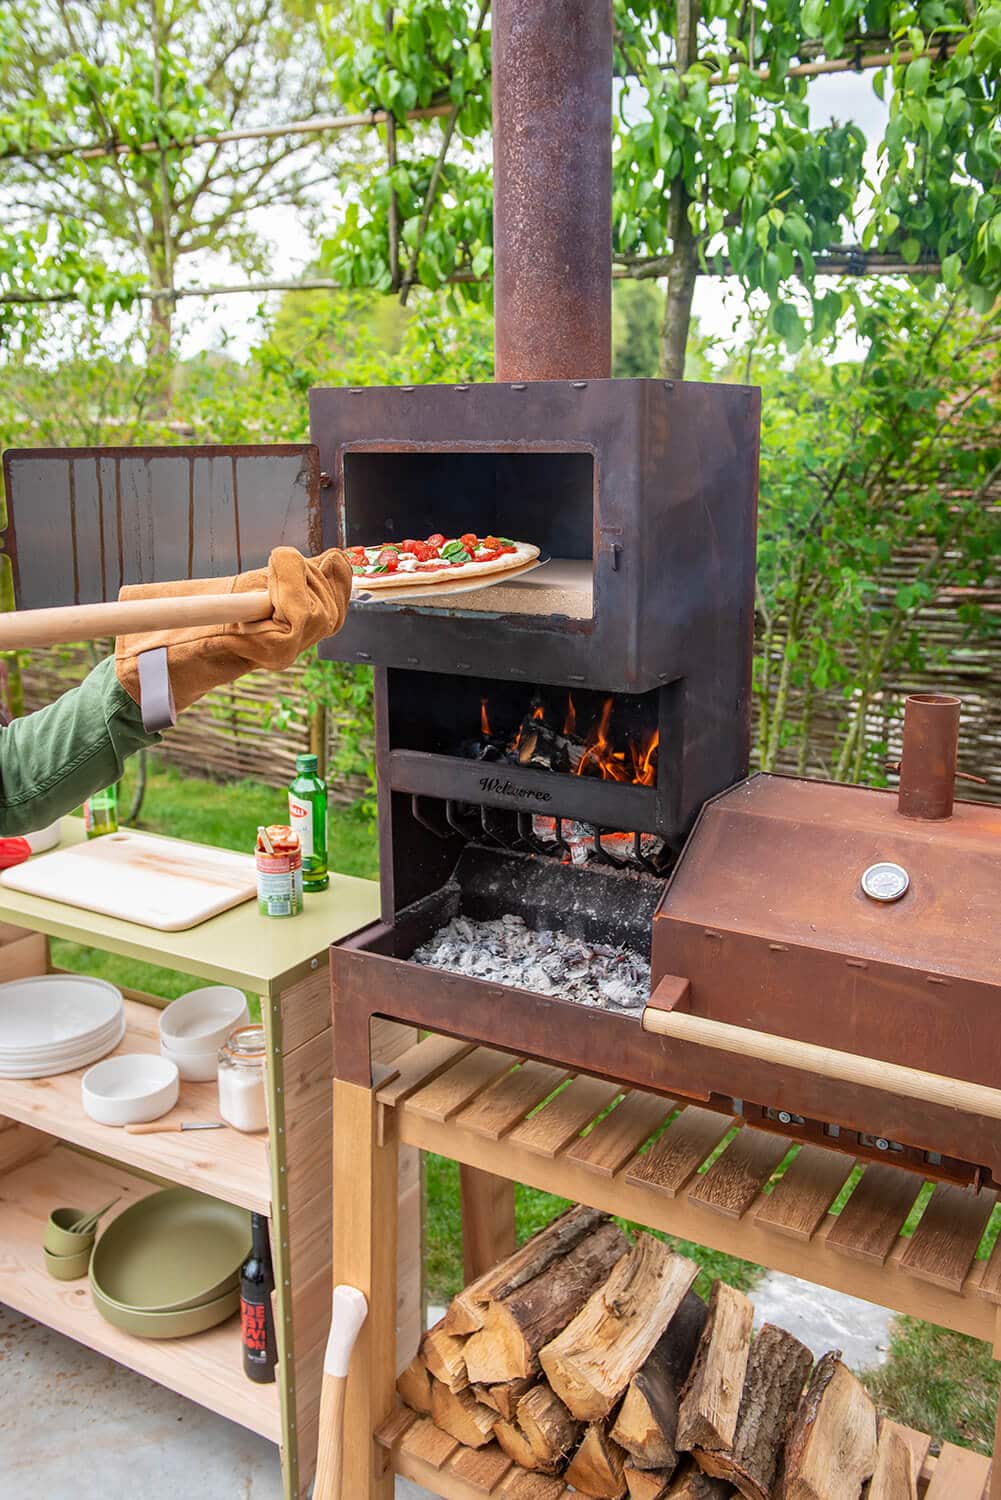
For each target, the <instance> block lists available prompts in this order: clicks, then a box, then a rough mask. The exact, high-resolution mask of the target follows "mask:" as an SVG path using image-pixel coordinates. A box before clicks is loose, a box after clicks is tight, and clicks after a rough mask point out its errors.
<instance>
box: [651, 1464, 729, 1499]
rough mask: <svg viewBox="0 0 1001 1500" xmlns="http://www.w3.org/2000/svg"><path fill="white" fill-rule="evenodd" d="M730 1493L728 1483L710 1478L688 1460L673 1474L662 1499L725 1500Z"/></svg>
mask: <svg viewBox="0 0 1001 1500" xmlns="http://www.w3.org/2000/svg"><path fill="white" fill-rule="evenodd" d="M732 1494H733V1491H732V1490H731V1488H730V1486H729V1485H728V1484H723V1483H722V1482H721V1481H720V1480H718V1479H710V1478H709V1476H708V1474H703V1472H702V1470H701V1469H700V1468H699V1467H698V1465H697V1464H694V1463H692V1462H691V1461H689V1462H688V1463H686V1464H685V1465H684V1467H683V1468H681V1469H679V1470H678V1472H677V1474H675V1475H674V1477H673V1479H672V1480H671V1482H670V1484H669V1486H668V1489H667V1493H666V1494H665V1496H664V1500H727V1496H729V1495H732Z"/></svg>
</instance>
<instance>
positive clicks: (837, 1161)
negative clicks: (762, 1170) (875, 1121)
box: [755, 1141, 855, 1240]
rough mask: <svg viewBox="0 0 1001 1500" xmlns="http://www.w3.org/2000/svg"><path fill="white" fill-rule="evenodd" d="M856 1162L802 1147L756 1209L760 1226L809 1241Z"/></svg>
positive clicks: (817, 1148)
mask: <svg viewBox="0 0 1001 1500" xmlns="http://www.w3.org/2000/svg"><path fill="white" fill-rule="evenodd" d="M854 1166H855V1160H854V1158H853V1157H851V1156H842V1155H841V1154H840V1152H838V1151H825V1149H824V1147H823V1146H814V1145H811V1144H810V1142H809V1141H807V1143H806V1144H805V1145H804V1146H803V1148H802V1150H801V1151H800V1153H799V1155H798V1156H797V1157H796V1160H795V1161H794V1162H792V1163H791V1165H790V1166H789V1169H788V1171H787V1172H786V1174H785V1176H784V1177H783V1178H782V1180H781V1182H777V1183H776V1184H775V1187H774V1188H773V1189H772V1191H771V1192H770V1193H769V1195H768V1197H767V1198H766V1199H765V1201H764V1203H762V1205H761V1207H760V1208H759V1209H758V1211H757V1213H756V1215H755V1218H756V1219H757V1220H758V1223H759V1224H766V1225H768V1226H769V1227H770V1228H772V1229H777V1230H778V1231H779V1233H780V1234H791V1235H792V1236H793V1237H794V1238H795V1239H798V1240H808V1239H810V1238H811V1236H812V1235H814V1234H815V1233H816V1231H817V1229H818V1228H819V1227H820V1225H821V1224H822V1223H823V1222H824V1216H825V1215H826V1213H827V1210H828V1209H829V1208H830V1206H831V1204H832V1203H833V1202H834V1200H835V1198H836V1197H837V1196H838V1194H839V1193H840V1191H841V1189H842V1188H843V1187H844V1185H845V1183H846V1182H847V1181H848V1179H849V1177H850V1176H851V1174H852V1169H853V1167H854Z"/></svg>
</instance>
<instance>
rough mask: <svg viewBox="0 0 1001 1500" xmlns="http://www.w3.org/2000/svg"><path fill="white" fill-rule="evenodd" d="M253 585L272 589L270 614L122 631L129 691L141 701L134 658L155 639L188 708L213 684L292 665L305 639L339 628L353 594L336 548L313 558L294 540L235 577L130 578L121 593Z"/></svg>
mask: <svg viewBox="0 0 1001 1500" xmlns="http://www.w3.org/2000/svg"><path fill="white" fill-rule="evenodd" d="M254 589H267V590H268V592H269V593H270V595H271V604H272V609H273V611H274V612H273V614H272V617H271V619H270V620H255V621H253V622H251V623H250V624H247V625H198V626H192V627H191V628H189V629H183V630H156V631H146V632H145V633H144V634H140V635H123V636H119V637H118V640H117V642H116V643H115V672H116V675H117V677H118V680H119V682H120V683H121V684H122V686H123V688H124V689H125V691H126V692H127V693H128V695H129V697H130V698H132V699H134V701H135V702H136V703H139V702H140V701H141V700H140V693H139V669H138V666H137V658H138V657H139V656H140V655H141V653H142V652H144V651H153V650H155V649H156V648H157V647H158V646H164V647H166V650H167V668H168V671H169V673H170V684H171V687H172V688H173V693H174V702H175V704H176V706H177V707H178V708H179V709H183V708H189V707H190V706H191V704H192V703H195V702H196V701H197V700H198V699H199V698H201V697H202V696H203V694H205V693H207V692H208V691H209V690H210V689H211V688H214V687H219V686H220V685H221V684H222V683H224V682H232V681H233V679H234V678H235V677H239V676H241V675H242V673H244V672H249V671H252V670H253V668H254V667H263V668H265V669H269V670H271V671H280V670H282V669H283V668H284V667H290V666H291V665H292V663H293V662H294V661H295V659H296V657H297V656H299V655H300V653H301V652H303V651H305V650H306V648H307V647H308V646H314V645H315V644H316V642H317V641H320V640H323V638H324V636H328V635H334V634H336V632H337V631H338V630H340V628H341V626H342V625H343V624H344V617H345V615H346V614H347V608H348V603H349V601H350V598H351V565H350V563H349V562H348V560H347V558H346V557H345V556H344V553H343V552H338V551H337V550H336V549H334V548H332V549H331V550H330V551H329V552H324V553H322V554H321V556H319V557H312V558H310V557H303V556H302V555H301V554H300V553H299V552H297V551H296V550H295V548H294V547H276V548H275V549H274V551H273V552H272V554H271V556H270V557H269V559H268V566H267V567H266V568H255V569H254V571H253V572H250V573H237V574H236V576H235V577H234V578H198V579H194V580H192V581H189V582H183V581H179V582H174V583H142V584H127V585H126V586H125V588H123V589H122V590H121V592H120V594H119V596H118V597H119V598H120V599H163V598H166V597H168V596H171V595H178V594H181V595H190V594H230V593H235V594H244V593H247V592H249V591H252V590H254Z"/></svg>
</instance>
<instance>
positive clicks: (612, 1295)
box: [539, 1234, 698, 1422]
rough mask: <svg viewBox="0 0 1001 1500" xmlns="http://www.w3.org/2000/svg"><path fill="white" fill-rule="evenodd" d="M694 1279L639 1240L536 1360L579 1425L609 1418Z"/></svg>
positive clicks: (659, 1247) (646, 1239)
mask: <svg viewBox="0 0 1001 1500" xmlns="http://www.w3.org/2000/svg"><path fill="white" fill-rule="evenodd" d="M697 1272H698V1267H697V1266H696V1265H695V1264H694V1263H693V1262H692V1261H690V1260H686V1259H685V1258H684V1257H683V1256H681V1255H678V1254H676V1253H675V1251H673V1250H671V1249H670V1248H669V1247H668V1246H667V1245H666V1244H665V1243H664V1242H663V1240H658V1239H654V1237H653V1236H652V1235H649V1234H641V1235H638V1236H637V1239H636V1243H635V1244H634V1245H633V1248H632V1250H631V1251H630V1253H629V1255H627V1256H624V1257H623V1258H622V1260H620V1261H619V1262H618V1264H617V1265H616V1266H615V1268H614V1270H613V1271H612V1272H611V1275H610V1276H609V1277H608V1279H607V1281H606V1282H605V1283H604V1285H602V1286H600V1287H599V1288H598V1289H597V1291H596V1292H594V1293H593V1294H592V1296H591V1297H589V1298H588V1300H587V1302H586V1303H585V1305H584V1307H583V1308H582V1309H581V1311H580V1312H579V1313H578V1314H577V1316H576V1317H575V1318H574V1319H573V1321H572V1322H571V1323H569V1324H568V1325H567V1327H566V1328H564V1330H563V1332H562V1333H560V1334H558V1335H557V1337H556V1338H555V1339H553V1340H552V1342H551V1343H549V1344H547V1345H545V1347H544V1348H543V1349H541V1350H540V1352H539V1359H540V1362H541V1364H542V1368H543V1369H544V1370H545V1372H546V1376H547V1378H548V1380H549V1384H550V1385H551V1386H552V1388H553V1390H554V1391H555V1392H556V1394H557V1395H558V1396H559V1398H560V1400H561V1401H562V1402H563V1403H564V1405H565V1406H567V1407H568V1408H569V1410H570V1411H571V1412H572V1413H573V1415H574V1416H575V1417H578V1418H579V1419H580V1420H581V1421H586V1422H594V1421H598V1420H599V1419H600V1418H602V1417H606V1416H607V1415H608V1413H609V1412H610V1411H611V1409H612V1407H613V1406H614V1405H615V1403H616V1401H617V1400H618V1399H619V1397H620V1396H621V1395H622V1393H623V1392H624V1391H625V1389H626V1387H627V1386H628V1384H629V1382H630V1381H631V1380H632V1378H633V1376H634V1375H635V1374H636V1371H637V1370H638V1369H640V1367H641V1366H642V1365H643V1364H644V1363H645V1362H646V1360H647V1359H648V1357H649V1355H650V1353H651V1352H652V1350H653V1347H654V1345H655V1344H656V1343H657V1342H658V1340H659V1339H660V1336H661V1334H662V1333H663V1332H664V1329H665V1328H666V1327H667V1325H668V1323H669V1322H670V1321H671V1319H672V1318H673V1317H674V1315H675V1313H676V1312H677V1311H678V1308H679V1307H680V1306H681V1303H682V1301H683V1300H684V1298H685V1295H686V1294H687V1292H688V1291H689V1290H690V1288H691V1285H692V1282H693V1281H694V1280H695V1277H696V1275H697Z"/></svg>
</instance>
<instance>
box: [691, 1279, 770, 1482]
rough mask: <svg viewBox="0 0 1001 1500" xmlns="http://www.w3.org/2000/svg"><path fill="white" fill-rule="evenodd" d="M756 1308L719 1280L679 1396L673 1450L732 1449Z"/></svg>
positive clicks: (710, 1300) (741, 1294) (740, 1294)
mask: <svg viewBox="0 0 1001 1500" xmlns="http://www.w3.org/2000/svg"><path fill="white" fill-rule="evenodd" d="M753 1317H754V1309H753V1308H752V1307H751V1304H750V1302H749V1301H748V1300H747V1298H746V1297H745V1296H744V1295H743V1293H742V1292H738V1291H735V1290H734V1288H733V1287H732V1286H727V1284H726V1282H724V1281H717V1282H716V1284H715V1286H714V1287H713V1289H712V1296H711V1297H710V1299H709V1316H708V1318H707V1319H706V1325H705V1328H704V1329H703V1330H702V1337H701V1339H700V1341H699V1347H698V1352H697V1353H696V1356H695V1363H694V1364H693V1366H692V1370H691V1374H690V1375H689V1377H688V1380H687V1382H686V1383H685V1388H684V1390H683V1391H682V1393H681V1409H680V1412H679V1414H678V1432H677V1437H676V1439H675V1446H676V1447H677V1449H678V1450H679V1452H680V1451H682V1450H684V1449H692V1448H716V1449H722V1450H724V1451H725V1450H727V1449H728V1448H730V1447H732V1445H733V1439H734V1434H735V1433H736V1430H737V1414H738V1412H739V1410H740V1397H741V1393H742V1391H743V1389H744V1375H745V1374H746V1371H747V1360H748V1356H749V1355H750V1352H751V1324H752V1321H753Z"/></svg>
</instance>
